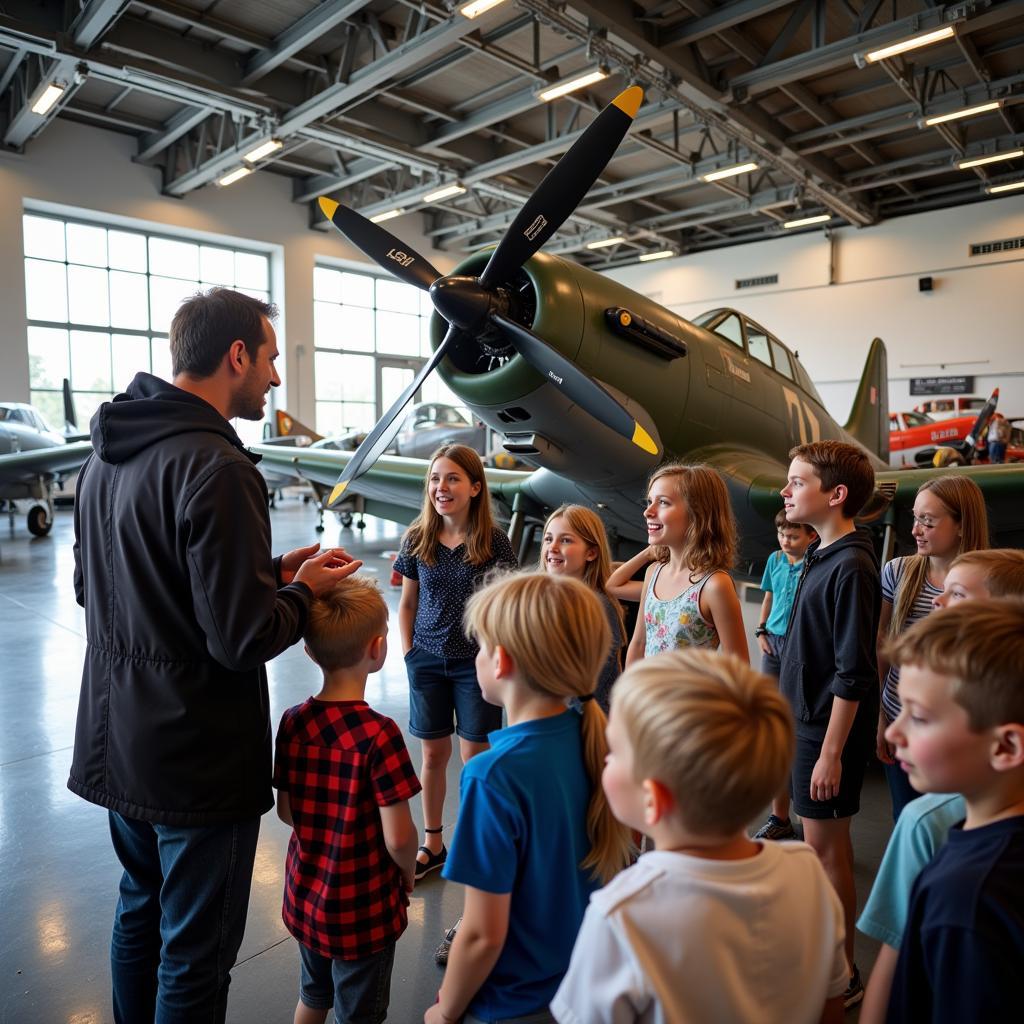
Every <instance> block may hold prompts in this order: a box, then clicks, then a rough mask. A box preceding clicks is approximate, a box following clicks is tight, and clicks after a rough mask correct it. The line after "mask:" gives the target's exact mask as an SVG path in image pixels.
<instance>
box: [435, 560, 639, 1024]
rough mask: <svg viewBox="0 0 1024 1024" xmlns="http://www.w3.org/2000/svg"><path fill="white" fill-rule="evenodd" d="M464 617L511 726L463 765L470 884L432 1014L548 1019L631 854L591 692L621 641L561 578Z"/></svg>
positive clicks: (460, 836)
mask: <svg viewBox="0 0 1024 1024" xmlns="http://www.w3.org/2000/svg"><path fill="white" fill-rule="evenodd" d="M465 621H466V631H467V633H469V634H470V635H471V636H473V637H474V638H475V640H476V642H477V643H478V644H479V645H480V653H479V654H478V655H477V660H476V668H477V679H478V680H479V682H480V690H481V692H482V693H483V696H484V699H485V700H487V701H488V702H489V703H491V704H495V705H500V706H502V707H504V709H505V713H506V716H507V720H508V725H507V727H506V728H504V729H501V730H499V731H497V732H492V733H491V735H490V740H491V748H490V750H488V751H485V752H483V753H481V754H478V755H477V756H476V757H475V758H473V760H472V761H470V762H469V763H468V764H467V765H466V767H465V768H464V769H463V773H462V782H461V787H460V788H461V806H460V810H459V820H458V824H457V825H456V828H455V836H454V838H453V840H452V845H451V849H450V851H449V853H448V860H447V863H446V864H445V867H444V869H443V874H444V877H445V878H448V879H451V880H452V881H455V882H461V883H462V884H463V885H464V886H465V887H466V895H465V907H464V909H463V918H462V924H461V926H460V928H459V931H458V935H457V936H456V937H455V940H454V943H453V944H452V947H451V951H450V953H449V957H448V969H447V971H446V972H445V978H444V983H443V984H442V986H441V990H440V992H439V993H438V1001H437V1003H436V1005H435V1006H434V1007H431V1008H430V1010H428V1012H427V1014H426V1017H425V1018H424V1019H425V1021H426V1022H427V1024H448V1022H454V1021H459V1020H463V1019H464V1020H465V1021H467V1022H472V1021H476V1020H505V1019H507V1018H519V1017H529V1018H530V1020H534V1019H536V1020H538V1021H541V1020H544V1019H548V1018H545V1017H544V1014H546V1012H547V1006H548V1003H549V1002H550V1001H551V999H552V997H553V996H554V994H555V991H556V990H557V988H558V985H559V983H560V982H561V979H562V976H563V975H564V973H565V971H566V969H567V968H568V966H569V958H570V955H571V953H572V947H573V943H574V942H575V939H576V933H577V932H578V931H579V927H580V924H581V923H582V921H583V914H584V912H585V910H586V908H587V902H588V900H589V898H590V894H591V893H592V892H593V891H594V890H595V889H597V888H599V887H600V886H602V885H604V884H606V883H607V882H608V881H609V880H610V879H611V878H612V877H613V876H614V875H615V874H616V872H618V871H619V870H621V869H622V868H624V867H625V866H626V865H627V864H628V863H629V861H630V858H631V857H632V855H633V847H632V840H631V833H630V831H629V830H628V829H627V828H626V827H624V826H623V825H620V824H619V823H618V822H617V821H616V820H615V818H614V817H613V816H612V813H611V810H610V809H609V807H608V803H607V800H606V799H605V796H604V791H603V789H602V787H601V773H602V770H603V768H604V759H605V755H606V754H607V752H608V747H607V744H606V742H605V738H604V731H605V724H606V722H605V716H604V712H603V711H602V710H601V708H600V707H599V706H598V704H597V701H596V700H594V691H595V688H596V685H597V679H598V676H599V674H600V672H601V668H602V665H603V663H604V661H605V658H606V656H607V652H608V646H609V643H610V639H611V635H610V631H609V628H608V620H607V616H606V614H605V610H604V607H603V606H602V604H601V600H600V598H599V597H598V596H597V594H596V593H595V592H594V591H593V590H592V589H591V588H589V587H587V586H586V585H585V584H584V583H581V582H580V581H578V580H576V579H573V578H571V577H567V576H557V575H552V574H545V575H541V574H523V575H518V576H510V577H507V578H504V579H499V580H497V581H495V582H493V583H491V584H490V585H489V586H487V587H485V588H483V589H482V590H480V591H478V592H477V593H476V594H474V595H473V597H471V598H470V600H469V603H468V605H467V607H466V619H465ZM532 1015H537V1016H536V1018H535V1017H534V1016H532Z"/></svg>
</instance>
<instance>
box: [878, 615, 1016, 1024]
mask: <svg viewBox="0 0 1024 1024" xmlns="http://www.w3.org/2000/svg"><path fill="white" fill-rule="evenodd" d="M890 650H891V655H892V658H891V660H892V663H893V664H895V665H899V666H900V669H901V671H900V683H899V692H900V700H901V702H902V705H903V708H902V710H901V712H900V714H899V717H898V718H897V719H896V720H895V721H894V722H893V723H892V724H891V725H890V726H889V728H888V729H887V730H886V734H885V735H886V739H887V740H888V741H889V742H890V743H892V744H893V745H894V746H895V747H896V759H897V761H899V763H900V765H901V766H902V767H903V770H904V771H906V772H907V774H908V775H909V777H910V782H911V784H912V785H913V787H914V788H915V789H916V790H919V791H920V792H922V793H961V794H963V797H964V800H965V802H966V807H967V817H966V820H965V821H964V822H963V824H962V825H956V826H954V827H953V828H952V829H951V830H950V833H949V838H948V840H947V842H946V845H945V846H943V847H942V849H941V850H939V852H938V853H937V854H936V855H935V859H934V860H933V861H932V862H931V863H930V864H929V865H928V866H927V867H926V868H925V869H924V870H923V871H922V872H921V874H920V875H919V876H918V878H917V881H916V882H915V883H914V887H913V889H912V891H911V896H910V912H909V916H908V918H907V927H906V930H905V932H904V939H903V943H902V945H901V946H900V956H899V960H898V961H897V964H896V973H895V977H894V979H893V986H892V992H891V994H890V997H889V1011H888V1017H887V1019H888V1020H889V1021H907V1020H927V1021H932V1022H934V1024H939V1022H945V1021H950V1022H953V1021H956V1022H957V1024H959V1022H961V1021H965V1020H992V1021H996V1020H1006V1019H1008V1016H1007V1015H1010V1016H1012V1010H1011V1007H1012V1006H1014V1005H1015V1004H1016V1003H1017V1002H1018V1001H1019V992H1020V969H1021V964H1024V899H1022V896H1021V879H1022V878H1024V687H1022V686H1021V666H1022V665H1024V604H1021V603H1019V602H1017V601H970V602H964V603H963V604H960V605H958V606H956V607H951V608H945V609H942V610H941V611H937V612H934V613H933V614H931V615H929V616H928V617H927V618H925V619H922V620H921V621H920V622H918V623H915V625H913V626H912V627H911V628H910V629H908V630H907V631H906V633H904V634H903V635H902V636H900V637H898V638H897V639H896V640H895V641H894V643H893V644H892V646H891V648H890Z"/></svg>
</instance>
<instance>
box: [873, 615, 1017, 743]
mask: <svg viewBox="0 0 1024 1024" xmlns="http://www.w3.org/2000/svg"><path fill="white" fill-rule="evenodd" d="M886 653H887V656H888V659H889V661H890V662H891V663H892V664H893V665H899V666H900V667H901V668H902V667H903V666H904V665H918V666H921V667H923V668H927V669H930V670H931V671H932V672H934V673H935V674H936V675H941V676H947V677H949V679H950V681H951V682H952V696H953V700H955V701H956V702H957V704H959V705H960V706H961V707H962V708H963V709H964V710H965V711H966V712H967V721H968V724H969V725H970V727H971V729H973V730H974V731H975V732H981V731H982V730H983V729H991V728H993V727H994V726H997V725H1006V724H1008V723H1010V722H1017V723H1024V685H1021V666H1024V603H1022V602H1020V601H999V600H979V601H960V602H958V603H957V604H955V605H953V606H951V607H949V608H942V609H940V610H939V611H934V612H932V613H931V614H930V615H927V616H925V618H923V619H921V620H920V621H919V622H915V623H914V625H913V626H911V627H910V629H908V630H907V631H906V632H905V633H903V634H902V635H901V636H899V637H898V638H897V639H895V640H893V641H892V642H891V643H890V644H889V645H888V647H887V649H886Z"/></svg>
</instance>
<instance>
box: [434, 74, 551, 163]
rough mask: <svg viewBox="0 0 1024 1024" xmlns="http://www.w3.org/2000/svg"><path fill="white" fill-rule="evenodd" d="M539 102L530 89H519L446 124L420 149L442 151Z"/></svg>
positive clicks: (531, 107)
mask: <svg viewBox="0 0 1024 1024" xmlns="http://www.w3.org/2000/svg"><path fill="white" fill-rule="evenodd" d="M539 102H540V101H539V100H538V99H537V96H536V94H535V91H534V89H533V88H532V87H527V88H526V89H521V90H520V91H519V92H516V93H513V94H512V95H511V96H507V97H505V99H503V100H498V102H497V103H491V104H489V105H488V106H486V107H481V108H480V109H479V110H475V111H473V113H472V114H469V115H467V116H466V117H464V118H463V119H462V120H461V121H455V122H454V123H452V124H446V125H445V126H444V127H443V128H441V130H440V131H438V132H437V133H436V134H435V135H434V136H433V137H432V138H431V139H430V140H429V141H428V142H425V143H424V144H423V147H422V148H423V149H428V150H430V149H443V148H444V147H445V146H446V145H448V144H449V143H451V142H454V141H455V140H456V139H461V138H462V137H463V136H465V135H471V134H472V133H473V132H476V131H480V130H481V129H482V128H488V127H490V126H491V125H492V124H497V123H498V122H499V121H504V120H506V119H508V118H510V117H515V116H516V115H517V114H522V113H524V112H525V111H527V110H531V109H533V108H534V107H536V106H537V105H538V103H539Z"/></svg>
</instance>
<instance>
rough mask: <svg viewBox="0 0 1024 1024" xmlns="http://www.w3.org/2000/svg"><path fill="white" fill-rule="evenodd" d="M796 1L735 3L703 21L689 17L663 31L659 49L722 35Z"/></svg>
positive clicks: (746, 0) (709, 14)
mask: <svg viewBox="0 0 1024 1024" xmlns="http://www.w3.org/2000/svg"><path fill="white" fill-rule="evenodd" d="M792 2H793V0H734V2H733V3H727V4H723V5H722V6H721V7H717V8H715V10H714V11H711V12H709V13H708V14H705V15H703V16H702V17H699V18H687V19H686V21H681V22H680V23H679V24H678V25H673V26H672V27H671V28H666V29H661V30H660V31H659V32H658V35H657V42H658V45H659V46H675V45H677V44H680V43H695V42H697V40H698V39H704V38H705V37H707V36H711V35H714V34H715V33H716V32H722V31H723V30H724V29H727V28H732V27H733V26H735V25H739V24H741V23H742V22H744V21H749V20H750V19H751V18H756V17H758V15H761V14H770V13H771V12H772V11H777V10H778V9H779V8H780V7H788V6H789V4H791V3H792Z"/></svg>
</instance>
